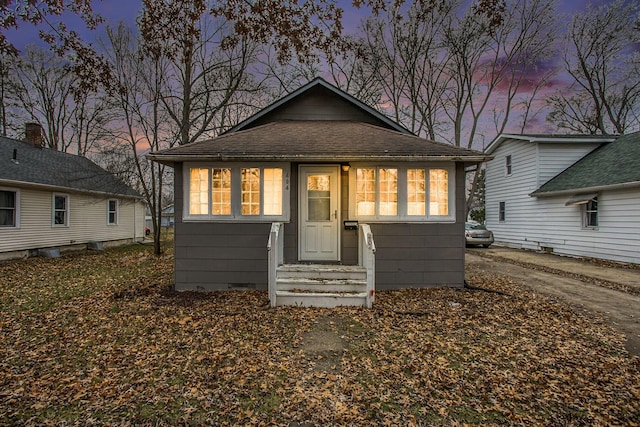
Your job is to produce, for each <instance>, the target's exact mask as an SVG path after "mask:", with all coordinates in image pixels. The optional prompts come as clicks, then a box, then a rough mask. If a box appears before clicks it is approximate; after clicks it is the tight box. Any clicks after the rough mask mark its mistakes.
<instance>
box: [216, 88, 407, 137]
mask: <svg viewBox="0 0 640 427" xmlns="http://www.w3.org/2000/svg"><path fill="white" fill-rule="evenodd" d="M316 88H323V89H325V90H327V91H329V92H331V93H332V94H333V95H335V96H337V97H338V98H341V99H343V100H345V101H347V102H349V103H351V104H353V105H354V106H356V107H357V108H360V109H361V110H363V111H364V112H366V113H367V114H369V115H371V116H372V117H373V118H374V119H375V120H377V121H379V122H381V123H383V124H384V125H386V126H387V127H389V128H391V129H394V130H396V131H398V132H403V133H408V134H410V133H411V132H410V131H409V130H407V129H406V128H405V127H403V126H401V125H400V124H398V123H396V122H395V121H393V120H391V119H390V118H388V117H387V116H385V115H384V114H382V113H380V112H379V111H377V110H375V109H373V108H371V107H370V106H368V105H367V104H365V103H363V102H362V101H360V100H358V99H356V98H354V97H353V96H351V95H349V94H348V93H347V92H344V91H343V90H341V89H340V88H338V87H336V86H334V85H332V84H330V83H328V82H327V81H326V80H324V79H323V78H321V77H317V78H315V79H313V80H311V81H310V82H309V83H307V84H305V85H303V86H301V87H300V88H298V89H297V90H294V91H293V92H291V93H290V94H288V95H286V96H285V97H283V98H281V99H279V100H277V101H275V102H274V103H273V104H271V105H269V106H268V107H266V108H263V109H262V110H260V111H259V112H257V113H256V114H254V115H253V116H251V117H249V118H247V119H245V120H243V121H242V122H240V123H239V124H237V125H236V126H234V127H232V128H231V129H229V130H227V131H226V132H224V133H223V134H222V135H224V134H227V133H233V132H237V131H239V130H243V129H247V128H249V127H251V126H252V125H255V123H256V122H259V121H260V120H261V119H263V118H264V117H265V116H268V115H269V114H271V113H272V112H274V111H276V110H278V109H279V108H280V107H282V106H283V105H285V104H288V103H290V102H292V101H293V100H294V99H296V98H298V97H300V96H301V95H302V94H304V93H307V92H309V91H311V90H312V89H316Z"/></svg>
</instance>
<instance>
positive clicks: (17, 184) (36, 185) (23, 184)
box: [0, 178, 144, 200]
mask: <svg viewBox="0 0 640 427" xmlns="http://www.w3.org/2000/svg"><path fill="white" fill-rule="evenodd" d="M0 185H4V186H7V187H27V188H35V189H42V190H55V191H60V192H67V193H83V194H93V195H99V196H109V197H121V198H124V199H139V200H143V199H144V197H143V196H142V195H133V194H123V193H110V192H107V191H97V190H85V189H82V188H73V187H65V186H61V185H51V184H41V183H39V182H28V181H18V180H14V179H4V178H0Z"/></svg>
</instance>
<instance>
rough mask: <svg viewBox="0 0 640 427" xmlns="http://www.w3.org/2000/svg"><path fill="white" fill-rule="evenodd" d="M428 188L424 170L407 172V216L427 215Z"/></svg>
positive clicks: (409, 170)
mask: <svg viewBox="0 0 640 427" xmlns="http://www.w3.org/2000/svg"><path fill="white" fill-rule="evenodd" d="M426 187H427V176H426V173H425V170H424V169H408V170H407V215H420V216H424V215H425V212H426V209H427V208H426V206H427V198H426V191H425V190H426Z"/></svg>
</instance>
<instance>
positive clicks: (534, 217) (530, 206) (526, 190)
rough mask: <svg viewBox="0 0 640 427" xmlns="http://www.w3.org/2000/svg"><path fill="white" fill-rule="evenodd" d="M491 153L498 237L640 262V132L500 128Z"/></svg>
mask: <svg viewBox="0 0 640 427" xmlns="http://www.w3.org/2000/svg"><path fill="white" fill-rule="evenodd" d="M486 153H487V154H489V155H491V156H493V160H492V161H490V162H489V163H488V164H487V172H486V219H487V220H486V222H487V228H489V229H491V230H492V231H493V232H494V236H495V239H496V243H498V244H503V245H506V246H510V247H516V248H525V249H534V250H546V251H549V252H554V253H558V254H564V255H572V256H584V257H593V258H601V259H608V260H613V261H619V262H628V263H640V132H638V133H633V134H629V135H623V136H576V135H564V136H557V135H500V136H499V137H498V138H496V139H495V140H494V141H493V142H492V143H491V144H490V145H489V146H488V147H487V149H486Z"/></svg>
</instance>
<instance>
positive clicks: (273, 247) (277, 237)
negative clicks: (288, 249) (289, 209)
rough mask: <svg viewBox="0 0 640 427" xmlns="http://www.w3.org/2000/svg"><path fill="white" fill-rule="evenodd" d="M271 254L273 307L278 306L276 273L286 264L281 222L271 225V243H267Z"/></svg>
mask: <svg viewBox="0 0 640 427" xmlns="http://www.w3.org/2000/svg"><path fill="white" fill-rule="evenodd" d="M267 251H268V252H269V261H268V262H269V301H270V303H271V307H275V306H276V272H277V270H278V267H279V266H281V265H282V263H283V262H284V227H283V226H282V223H281V222H274V223H272V224H271V231H270V232H269V241H268V242H267Z"/></svg>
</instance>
